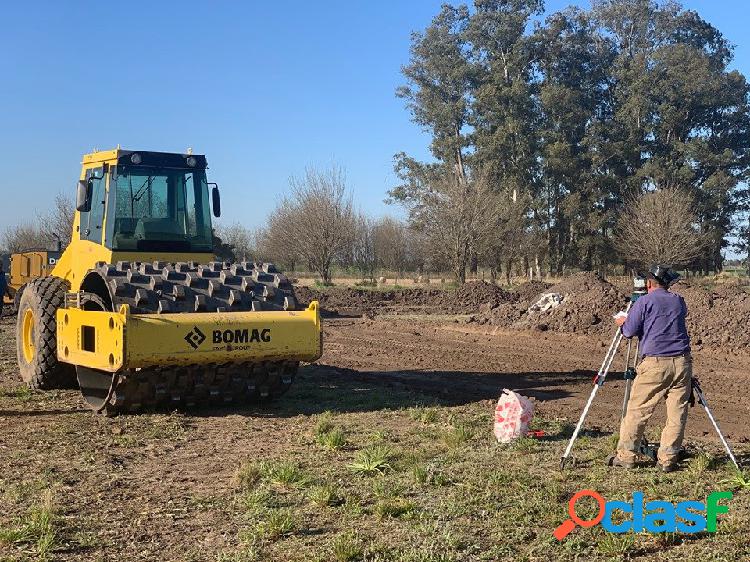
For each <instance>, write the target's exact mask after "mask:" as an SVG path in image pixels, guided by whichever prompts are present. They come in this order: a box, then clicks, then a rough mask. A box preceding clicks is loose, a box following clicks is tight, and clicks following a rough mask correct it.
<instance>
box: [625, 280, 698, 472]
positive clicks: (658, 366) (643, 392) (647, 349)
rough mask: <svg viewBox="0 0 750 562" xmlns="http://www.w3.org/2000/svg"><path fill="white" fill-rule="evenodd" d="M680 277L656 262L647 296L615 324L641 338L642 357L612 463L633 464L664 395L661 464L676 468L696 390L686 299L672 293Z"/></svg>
mask: <svg viewBox="0 0 750 562" xmlns="http://www.w3.org/2000/svg"><path fill="white" fill-rule="evenodd" d="M679 277H680V276H679V275H678V274H677V273H675V272H674V271H672V269H671V268H670V267H668V266H664V265H655V266H653V267H652V268H651V270H650V271H649V274H648V279H647V288H648V294H647V295H644V296H642V297H640V298H639V299H638V300H637V301H636V302H635V303H634V304H633V306H632V308H631V309H630V312H629V313H628V315H627V317H624V316H620V317H618V318H616V320H615V321H616V322H617V324H618V325H619V326H621V330H622V334H623V336H625V337H626V338H632V337H634V336H635V337H638V338H640V350H641V356H642V360H641V362H640V363H639V364H638V367H637V369H636V372H637V376H636V378H635V381H633V389H632V393H631V395H630V400H629V402H628V410H627V413H626V414H625V417H624V418H623V420H622V423H621V425H620V441H619V443H618V444H617V454H616V456H615V458H614V459H613V460H612V463H611V464H612V465H613V466H621V467H625V468H633V467H634V466H635V458H636V452H637V451H638V448H639V445H640V443H641V440H642V439H643V432H644V431H645V429H646V424H647V423H648V420H649V418H650V417H651V415H652V414H653V413H654V409H655V408H656V405H657V404H658V403H659V402H661V400H662V399H665V401H666V404H667V423H666V425H665V426H664V429H663V431H662V433H661V441H660V442H659V451H658V454H657V459H658V463H659V465H660V466H661V469H662V470H663V471H664V472H672V471H674V470H676V469H677V463H678V460H679V458H678V456H679V454H680V449H681V446H682V439H683V436H684V434H685V423H686V421H687V414H688V403H689V400H690V392H691V377H692V370H693V364H692V358H691V356H690V337H689V336H688V332H687V326H686V324H685V317H686V316H687V306H686V305H685V299H683V298H682V296H680V295H678V294H677V293H673V292H671V291H669V286H670V285H672V284H673V283H674V282H675V281H677V279H679Z"/></svg>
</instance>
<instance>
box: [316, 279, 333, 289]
mask: <svg viewBox="0 0 750 562" xmlns="http://www.w3.org/2000/svg"><path fill="white" fill-rule="evenodd" d="M313 286H314V287H315V288H316V289H328V288H330V287H335V286H336V283H334V282H333V281H325V282H324V281H321V280H320V279H316V280H315V282H314V283H313Z"/></svg>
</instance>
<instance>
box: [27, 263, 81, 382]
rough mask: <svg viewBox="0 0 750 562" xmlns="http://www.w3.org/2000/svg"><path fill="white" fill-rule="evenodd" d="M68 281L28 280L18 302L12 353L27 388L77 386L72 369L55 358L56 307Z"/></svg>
mask: <svg viewBox="0 0 750 562" xmlns="http://www.w3.org/2000/svg"><path fill="white" fill-rule="evenodd" d="M67 290H68V283H67V281H65V280H64V279H60V278H59V277H52V276H50V277H42V278H39V279H34V280H33V281H30V282H29V283H28V284H27V285H26V287H25V288H24V290H23V293H22V294H21V298H20V299H19V303H18V318H17V319H16V355H17V357H18V368H19V370H20V372H21V378H22V379H23V381H24V382H25V383H26V384H27V385H29V386H30V387H31V388H35V389H40V390H48V389H51V388H77V386H78V385H77V384H76V375H75V369H74V368H73V367H72V365H68V364H67V363H62V362H59V361H58V360H57V319H56V314H57V311H58V309H60V308H62V307H63V305H64V303H65V292H66V291H67Z"/></svg>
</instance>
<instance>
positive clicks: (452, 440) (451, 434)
mask: <svg viewBox="0 0 750 562" xmlns="http://www.w3.org/2000/svg"><path fill="white" fill-rule="evenodd" d="M473 437H474V432H473V431H472V430H471V429H470V428H468V427H467V426H465V425H457V426H455V427H453V429H452V430H450V431H448V432H446V433H444V434H443V441H444V442H445V444H446V445H448V447H450V448H451V449H455V448H457V447H460V446H461V445H463V444H464V443H466V442H467V441H470V440H471V439H472V438H473Z"/></svg>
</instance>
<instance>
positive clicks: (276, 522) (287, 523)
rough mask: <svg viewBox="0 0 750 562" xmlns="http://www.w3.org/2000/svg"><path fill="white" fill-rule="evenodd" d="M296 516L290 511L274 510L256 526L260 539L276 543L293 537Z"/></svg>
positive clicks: (256, 533)
mask: <svg viewBox="0 0 750 562" xmlns="http://www.w3.org/2000/svg"><path fill="white" fill-rule="evenodd" d="M296 526H297V525H296V522H295V520H294V515H293V513H292V511H291V510H289V509H272V510H270V511H268V512H267V513H266V515H265V517H264V518H263V519H262V520H261V521H259V522H258V524H257V525H256V526H255V536H256V537H257V538H258V539H264V540H268V541H276V540H278V539H280V538H282V537H286V536H289V535H291V534H292V533H293V532H294V530H295V529H296Z"/></svg>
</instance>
